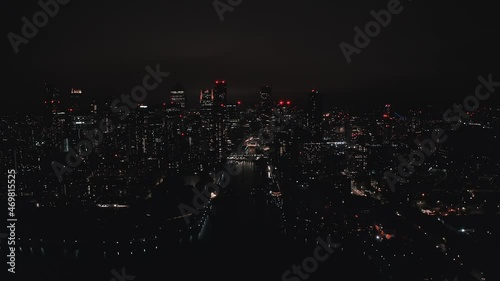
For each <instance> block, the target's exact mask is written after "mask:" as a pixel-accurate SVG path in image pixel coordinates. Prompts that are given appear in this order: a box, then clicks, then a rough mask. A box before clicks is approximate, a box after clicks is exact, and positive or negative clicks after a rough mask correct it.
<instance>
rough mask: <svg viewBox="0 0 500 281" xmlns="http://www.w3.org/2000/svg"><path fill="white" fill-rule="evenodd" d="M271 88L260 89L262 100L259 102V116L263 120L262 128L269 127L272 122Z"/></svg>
mask: <svg viewBox="0 0 500 281" xmlns="http://www.w3.org/2000/svg"><path fill="white" fill-rule="evenodd" d="M271 92H272V91H271V87H269V86H265V87H261V88H260V100H259V115H260V119H261V123H262V126H266V125H269V123H270V121H271V111H272V107H273V105H272V102H271Z"/></svg>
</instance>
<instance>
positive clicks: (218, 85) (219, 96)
mask: <svg viewBox="0 0 500 281" xmlns="http://www.w3.org/2000/svg"><path fill="white" fill-rule="evenodd" d="M214 104H215V105H214V125H215V147H216V154H217V163H216V164H219V163H222V158H223V157H224V153H225V148H226V145H225V144H226V138H225V134H226V132H225V126H224V123H225V122H224V121H225V120H224V117H225V116H226V105H227V84H226V81H224V80H222V81H219V80H217V81H215V85H214Z"/></svg>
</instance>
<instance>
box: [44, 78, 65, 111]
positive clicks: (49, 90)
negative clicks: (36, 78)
mask: <svg viewBox="0 0 500 281" xmlns="http://www.w3.org/2000/svg"><path fill="white" fill-rule="evenodd" d="M44 90H45V92H44V106H45V116H46V117H48V118H49V119H52V117H53V116H54V115H56V114H57V113H59V112H60V109H61V97H60V93H59V89H57V88H56V87H54V86H53V85H50V84H45V89H44Z"/></svg>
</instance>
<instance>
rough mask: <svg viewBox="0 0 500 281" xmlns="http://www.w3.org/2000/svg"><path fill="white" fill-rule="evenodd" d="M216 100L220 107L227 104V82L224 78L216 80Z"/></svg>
mask: <svg viewBox="0 0 500 281" xmlns="http://www.w3.org/2000/svg"><path fill="white" fill-rule="evenodd" d="M214 102H215V104H217V105H218V106H220V107H224V106H225V105H226V104H227V84H226V81H224V80H217V81H215V85H214Z"/></svg>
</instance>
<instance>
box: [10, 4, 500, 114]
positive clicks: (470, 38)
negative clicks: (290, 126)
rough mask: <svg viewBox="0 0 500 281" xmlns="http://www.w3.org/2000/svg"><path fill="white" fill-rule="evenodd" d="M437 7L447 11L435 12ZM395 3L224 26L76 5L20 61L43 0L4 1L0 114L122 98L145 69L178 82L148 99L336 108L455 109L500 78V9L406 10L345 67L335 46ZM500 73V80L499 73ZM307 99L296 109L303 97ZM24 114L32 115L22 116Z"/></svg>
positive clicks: (268, 9) (263, 10) (181, 14)
mask: <svg viewBox="0 0 500 281" xmlns="http://www.w3.org/2000/svg"><path fill="white" fill-rule="evenodd" d="M437 2H439V3H437ZM387 3H388V1H387V0H384V1H379V0H376V1H374V0H351V1H332V0H325V1H323V0H316V1H314V0H312V1H294V0H286V1H285V0H277V1H263V0H252V1H250V0H244V1H243V3H242V4H241V5H239V6H237V7H236V8H235V10H234V11H233V12H232V13H230V12H227V13H225V15H224V16H225V21H224V22H220V20H219V17H218V16H217V13H216V12H215V9H214V7H213V5H212V1H211V0H197V1H195V0H178V1H165V0H164V1H152V0H143V1H116V0H107V1H78V0H71V1H70V2H69V3H68V4H67V5H65V6H62V7H61V8H60V11H59V13H58V14H57V15H56V16H55V17H54V18H52V19H50V20H49V23H48V25H47V26H45V27H43V28H41V29H40V32H39V33H38V35H36V37H34V38H33V39H31V40H30V42H29V43H28V44H27V45H21V46H20V52H19V54H17V55H15V54H14V52H13V50H12V48H11V46H10V43H9V41H8V39H7V36H6V35H7V33H8V32H10V31H12V32H14V33H17V34H20V29H21V26H22V22H21V20H20V19H21V17H22V16H27V17H28V18H31V17H32V15H33V13H35V12H36V11H38V10H39V9H40V8H39V6H38V4H37V3H36V1H19V0H8V1H7V3H5V4H4V5H6V6H7V7H4V8H3V9H2V10H3V18H4V19H5V21H4V24H3V27H2V28H3V30H4V34H5V36H4V40H3V44H4V45H3V46H4V47H5V48H4V50H6V51H4V54H6V55H7V58H6V60H4V65H7V68H8V69H7V71H6V72H7V74H6V75H7V76H6V77H4V78H5V79H6V80H5V82H4V85H5V86H4V87H3V91H4V92H3V93H2V96H3V97H4V98H6V99H7V100H8V101H9V102H6V103H2V109H4V110H5V109H7V108H8V109H16V108H24V109H29V110H31V109H33V110H35V109H37V108H39V107H40V101H41V95H42V90H43V83H44V81H50V82H52V83H54V84H56V85H58V86H59V87H60V88H61V89H62V90H67V89H68V88H70V87H81V88H83V90H84V91H85V94H87V95H89V96H118V95H119V94H120V93H122V92H129V91H130V89H131V88H132V87H133V86H135V85H137V84H139V83H141V81H142V77H143V76H144V75H145V71H144V67H145V66H146V65H148V64H149V65H155V64H157V63H160V64H161V66H162V67H161V68H162V70H163V71H169V72H171V73H172V75H171V77H169V78H167V80H166V81H165V82H164V83H163V84H162V85H161V87H159V88H158V89H157V90H156V91H154V92H153V93H150V95H149V96H148V101H150V102H157V101H160V100H161V99H162V98H163V97H164V96H165V95H166V94H167V92H168V90H169V88H170V87H171V86H172V85H173V84H175V82H180V83H181V84H182V85H184V87H185V88H186V90H187V91H188V98H189V99H191V101H193V100H194V99H195V98H196V96H197V94H198V93H199V89H201V88H207V87H210V86H211V83H212V81H213V80H215V79H225V80H228V81H229V82H228V83H229V89H228V90H229V95H230V96H229V99H230V100H235V99H243V100H244V101H246V100H248V101H250V100H251V99H252V98H253V97H255V96H256V94H257V92H258V89H259V86H261V85H265V84H270V85H272V86H273V90H274V93H275V97H277V98H279V97H288V96H290V97H292V98H297V97H299V96H304V94H302V93H307V92H308V91H309V90H310V89H311V88H316V89H319V90H320V91H321V92H323V93H325V94H327V95H328V97H329V98H330V100H332V101H334V102H336V101H338V102H340V101H344V100H352V101H361V102H366V101H368V100H369V99H375V100H378V101H380V102H381V103H383V102H385V101H389V100H398V99H400V100H401V99H417V100H422V99H431V100H442V99H451V100H456V101H461V100H462V99H463V98H464V97H465V96H466V95H470V94H471V93H473V90H474V86H475V84H476V82H475V78H476V77H477V76H478V75H480V74H482V75H487V74H488V73H494V77H498V78H497V80H500V71H499V69H500V68H499V67H500V66H499V64H498V62H499V61H500V60H499V57H500V56H499V50H500V48H499V47H500V42H498V41H500V40H497V39H498V38H497V37H498V35H499V28H500V26H499V20H498V10H497V9H494V7H493V6H490V7H489V6H488V5H492V4H490V3H487V4H481V3H478V2H472V1H460V3H458V2H455V1H423V0H413V1H412V2H409V1H408V0H406V1H401V3H402V5H403V7H404V10H403V12H401V13H400V14H399V15H394V16H393V18H392V22H391V23H390V25H389V26H388V27H387V28H383V29H382V32H381V33H380V35H379V36H378V37H376V38H373V39H372V42H371V43H370V45H369V46H368V47H367V48H365V49H363V50H362V52H361V54H359V55H354V56H353V61H352V63H351V64H347V62H346V60H345V58H344V57H343V54H342V52H341V51H340V48H339V44H340V42H342V41H345V42H347V43H350V44H352V42H353V37H354V31H353V28H354V27H355V26H360V27H363V28H364V26H365V24H366V23H367V22H368V21H370V20H372V16H371V15H370V13H369V12H370V10H372V9H373V10H376V11H378V10H380V9H383V8H384V9H385V8H386V7H387ZM495 74H496V75H495ZM299 100H300V99H299ZM20 105H26V106H23V107H21V106H20Z"/></svg>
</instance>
